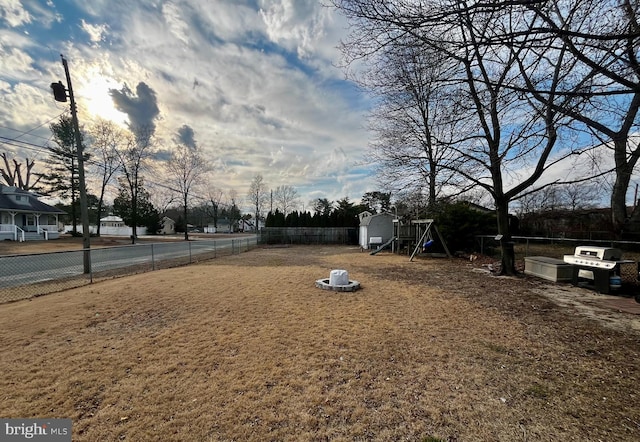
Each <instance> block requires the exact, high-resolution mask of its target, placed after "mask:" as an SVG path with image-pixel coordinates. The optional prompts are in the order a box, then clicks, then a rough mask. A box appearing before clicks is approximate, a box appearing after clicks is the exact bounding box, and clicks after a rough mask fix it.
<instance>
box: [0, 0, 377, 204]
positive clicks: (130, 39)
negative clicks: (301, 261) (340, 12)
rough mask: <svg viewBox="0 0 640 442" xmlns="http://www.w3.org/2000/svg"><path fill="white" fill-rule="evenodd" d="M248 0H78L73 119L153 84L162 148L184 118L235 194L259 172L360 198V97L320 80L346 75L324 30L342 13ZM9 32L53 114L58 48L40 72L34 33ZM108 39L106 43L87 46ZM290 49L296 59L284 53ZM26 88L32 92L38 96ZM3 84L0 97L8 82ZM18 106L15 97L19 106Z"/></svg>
mask: <svg viewBox="0 0 640 442" xmlns="http://www.w3.org/2000/svg"><path fill="white" fill-rule="evenodd" d="M0 1H3V0H0ZM253 3H254V2H253V1H249V0H247V1H242V0H239V1H231V0H227V1H215V2H214V1H204V0H202V1H190V2H184V1H181V0H174V1H171V2H165V3H162V4H156V3H154V2H150V1H146V2H128V1H127V2H125V1H120V0H112V1H108V2H107V1H104V2H103V1H100V0H96V1H91V2H80V1H79V0H78V1H77V6H78V7H82V8H85V9H84V11H83V12H84V15H85V17H86V20H81V18H79V19H78V20H79V21H78V23H77V24H76V25H77V26H78V27H80V28H81V29H83V30H84V33H83V34H84V36H83V38H85V39H86V40H85V41H84V42H83V41H81V40H80V39H75V40H73V41H71V42H69V41H64V40H63V41H61V42H60V46H62V47H64V53H65V56H66V57H67V59H68V60H69V66H70V69H71V72H72V77H73V82H74V90H75V91H76V93H77V97H76V98H77V100H78V104H79V108H80V113H81V114H80V118H81V122H82V123H83V124H88V123H89V122H90V119H91V118H93V117H94V116H96V115H98V114H100V115H101V116H103V117H107V118H111V119H116V120H117V121H118V122H121V121H122V120H123V115H122V114H120V113H118V112H117V111H115V110H114V109H113V108H112V107H111V106H110V104H111V103H110V102H109V95H108V90H109V89H120V88H122V86H123V85H124V84H126V85H127V86H128V87H129V88H130V89H132V90H135V88H136V85H137V84H138V83H140V82H144V83H145V84H147V85H148V86H149V87H150V88H151V89H152V90H153V91H154V92H155V94H156V95H157V99H158V106H159V108H160V116H159V118H158V120H157V121H156V123H157V132H156V134H157V136H158V138H159V140H160V141H161V143H162V148H163V149H170V148H171V145H172V139H173V138H174V136H175V134H176V131H177V130H178V129H179V128H180V127H182V126H183V125H184V124H187V125H189V126H190V127H191V128H193V130H194V134H195V139H196V141H197V143H198V144H199V145H200V146H201V147H202V148H203V149H204V151H205V152H206V153H207V154H208V158H209V159H210V161H211V162H213V163H214V164H215V166H216V173H215V176H214V178H213V179H212V184H213V185H216V186H217V187H219V188H222V189H225V190H226V191H230V190H231V189H234V190H236V191H237V193H238V197H239V198H240V199H242V198H244V196H245V194H246V192H247V189H248V187H249V184H250V182H251V179H252V178H253V176H255V175H256V174H258V173H260V174H262V175H263V176H264V178H265V182H266V183H267V184H268V185H269V186H271V187H273V188H275V187H276V186H278V185H292V186H294V187H296V188H299V189H305V190H306V192H311V191H314V192H322V193H323V194H324V195H327V197H329V198H336V199H337V198H342V197H344V196H345V195H347V193H345V192H355V193H349V194H348V196H349V197H350V198H352V199H358V198H359V197H360V196H361V195H362V193H364V192H365V191H368V190H374V189H372V188H367V187H366V186H367V185H368V183H369V182H370V180H369V179H367V178H366V177H365V176H363V174H362V173H359V174H358V173H354V172H353V165H354V164H356V163H357V162H359V161H360V159H361V156H362V155H363V153H364V149H365V147H366V144H367V142H366V138H367V134H366V132H365V131H364V130H363V129H362V122H363V115H362V112H361V110H360V108H361V107H362V106H361V105H359V104H354V103H353V102H352V101H350V99H349V98H348V96H347V95H345V94H343V93H341V91H340V90H335V89H333V88H329V87H328V86H327V85H328V84H333V85H335V84H336V82H335V81H333V82H332V81H326V80H327V79H332V80H336V78H337V77H341V76H342V73H341V72H340V71H339V70H338V69H335V68H334V67H333V66H331V63H330V60H331V59H334V58H336V57H337V56H338V53H337V51H336V50H335V48H334V46H335V44H334V43H335V41H336V39H337V38H338V37H339V36H338V35H337V34H336V33H332V32H329V34H327V29H335V28H336V26H339V22H338V21H336V19H335V17H333V16H332V15H331V14H330V13H329V10H327V9H326V8H323V7H321V6H320V5H319V3H318V4H316V2H311V1H309V2H294V1H288V2H287V1H261V2H260V5H261V7H262V12H260V11H259V10H258V9H256V8H254V7H252V4H253ZM87 14H90V16H89V17H88V16H87ZM98 20H99V21H98ZM96 22H97V23H101V24H99V25H98V24H95V23H96ZM2 32H3V31H1V30H0V45H1V44H2V43H3V40H2V35H3V34H2ZM107 34H108V35H107ZM16 38H17V35H12V36H11V38H10V39H9V40H8V41H10V42H11V43H10V44H8V46H7V49H6V50H5V52H6V53H7V54H14V55H12V56H13V57H15V58H16V66H21V68H20V70H16V72H15V73H13V74H12V75H13V76H14V77H15V78H16V79H22V81H29V82H31V83H33V84H35V82H36V79H35V78H33V77H32V75H33V74H31V75H30V74H29V73H28V72H27V71H28V70H29V69H30V70H31V71H32V72H38V75H40V76H43V75H45V76H46V77H47V78H46V81H44V82H43V81H42V78H40V79H39V80H38V82H39V83H41V84H43V85H44V86H43V87H42V89H41V90H40V91H39V92H40V94H46V95H44V96H46V98H42V106H48V112H47V111H44V112H43V115H53V116H55V115H56V112H59V109H58V108H57V107H56V106H58V105H56V104H55V103H54V102H53V100H51V99H50V97H48V94H49V93H50V91H48V90H46V89H47V88H48V84H49V83H50V82H51V81H54V80H57V79H58V77H60V78H62V77H61V76H60V73H61V66H60V63H59V59H57V57H54V59H53V61H52V59H51V54H50V53H47V54H46V57H48V58H47V60H46V63H45V65H46V66H47V68H46V71H45V72H44V73H43V72H40V71H36V68H38V67H39V66H38V65H39V63H43V61H42V60H37V59H33V57H34V55H32V52H31V51H30V50H29V47H30V45H35V43H34V42H29V41H28V40H25V41H23V42H22V43H20V44H18V45H16V44H15V43H14V42H15V41H16ZM106 38H108V41H109V44H101V45H99V46H98V45H95V43H97V42H99V41H102V42H104V41H105V39H106ZM268 41H270V42H271V43H269V42H268ZM274 45H278V46H280V48H277V47H275V48H274ZM332 45H333V46H332ZM274 49H275V50H274ZM281 49H283V50H281ZM10 51H14V52H10ZM16 51H17V52H16ZM292 53H295V54H299V56H300V57H302V59H298V60H296V61H295V63H291V60H289V59H288V58H287V57H289V56H290V55H291V54H292ZM56 56H57V54H56ZM29 57H32V59H31V60H30V59H29ZM304 65H306V66H307V67H308V69H307V68H304ZM51 66H53V67H51ZM34 67H35V68H34ZM50 72H53V74H51V73H50ZM49 77H51V78H49ZM0 78H2V79H7V74H6V73H4V72H3V73H1V74H0ZM34 89H35V90H37V88H34ZM21 93H26V91H25V90H21ZM29 93H30V94H31V100H34V99H36V98H37V97H36V96H35V95H34V91H33V90H32V91H30V92H29ZM0 94H1V95H0V100H2V99H3V97H4V96H5V93H4V92H2V91H1V90H0ZM350 95H355V94H350ZM17 104H18V103H16V105H17ZM24 106H28V104H27V103H21V104H19V108H20V109H22V110H23V111H24ZM354 106H355V107H354ZM0 118H3V111H2V110H0ZM7 118H8V119H7V120H6V121H10V120H11V118H13V116H11V117H7ZM45 132H46V131H45ZM159 175H161V174H158V175H157V176H159ZM350 180H355V181H356V183H355V184H350V182H349V181H350ZM360 190H363V191H362V192H360ZM301 198H302V199H303V200H307V199H308V198H307V196H306V195H302V194H301Z"/></svg>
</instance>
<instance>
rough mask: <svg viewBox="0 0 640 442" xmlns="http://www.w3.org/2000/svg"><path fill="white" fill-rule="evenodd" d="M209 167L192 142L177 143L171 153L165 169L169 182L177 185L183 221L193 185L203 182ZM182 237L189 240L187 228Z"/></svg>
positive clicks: (185, 218)
mask: <svg viewBox="0 0 640 442" xmlns="http://www.w3.org/2000/svg"><path fill="white" fill-rule="evenodd" d="M209 169H210V167H209V164H208V162H207V161H206V160H205V158H204V156H203V154H202V152H201V151H200V148H199V147H198V146H197V145H196V144H195V143H193V144H192V145H190V146H188V145H186V144H184V143H179V144H177V145H176V147H175V148H174V150H173V152H172V153H171V158H170V159H169V162H168V164H167V170H168V171H169V175H170V176H171V182H172V183H173V184H174V185H175V186H176V187H177V192H178V194H179V195H180V198H181V202H182V210H183V216H184V222H185V224H186V223H187V215H188V212H189V203H190V196H191V193H192V191H193V188H194V186H196V185H198V184H200V183H202V182H203V178H204V175H205V174H206V173H207V172H208V171H209ZM184 239H185V241H188V240H189V229H187V228H185V229H184Z"/></svg>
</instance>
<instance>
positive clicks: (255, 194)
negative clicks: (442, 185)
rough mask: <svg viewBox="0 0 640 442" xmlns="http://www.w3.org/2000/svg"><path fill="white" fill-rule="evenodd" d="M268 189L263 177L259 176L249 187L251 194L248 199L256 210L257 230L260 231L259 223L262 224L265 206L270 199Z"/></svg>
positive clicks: (255, 177)
mask: <svg viewBox="0 0 640 442" xmlns="http://www.w3.org/2000/svg"><path fill="white" fill-rule="evenodd" d="M266 189H267V185H266V184H265V182H264V178H263V177H262V175H260V174H258V175H256V176H254V177H253V180H252V181H251V185H250V186H249V193H248V195H247V197H248V200H249V203H250V204H251V206H252V207H253V208H254V210H255V212H254V213H255V220H256V230H258V223H259V222H260V218H261V217H262V212H263V210H264V206H265V205H266V203H267V199H268V195H267V192H266Z"/></svg>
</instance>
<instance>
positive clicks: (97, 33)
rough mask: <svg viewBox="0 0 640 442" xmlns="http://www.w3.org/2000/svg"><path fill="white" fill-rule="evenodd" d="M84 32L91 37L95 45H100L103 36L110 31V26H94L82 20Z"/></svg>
mask: <svg viewBox="0 0 640 442" xmlns="http://www.w3.org/2000/svg"><path fill="white" fill-rule="evenodd" d="M81 23H82V25H81V27H82V30H83V31H85V32H86V33H87V34H88V35H89V40H90V41H92V42H93V43H100V42H101V41H102V38H103V35H104V34H105V33H106V32H107V30H108V29H109V26H107V25H105V24H102V25H92V24H89V23H87V22H86V21H84V19H83V20H82V22H81Z"/></svg>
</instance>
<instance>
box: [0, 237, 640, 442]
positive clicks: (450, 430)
mask: <svg viewBox="0 0 640 442" xmlns="http://www.w3.org/2000/svg"><path fill="white" fill-rule="evenodd" d="M337 268H344V269H347V270H348V271H349V276H350V278H351V279H355V280H358V281H360V282H361V284H362V287H363V289H362V290H359V291H357V292H354V293H337V292H330V291H323V290H319V289H317V288H315V286H314V282H315V280H316V279H320V278H328V276H329V272H330V270H331V269H337ZM548 287H550V286H549V285H547V284H546V283H543V282H541V281H540V280H535V279H532V278H497V277H493V276H490V275H488V274H485V273H478V272H477V271H473V268H472V265H471V264H470V263H469V262H468V261H463V260H438V259H424V260H422V259H421V260H416V261H414V262H409V260H408V258H407V257H406V256H396V255H392V254H389V253H381V254H379V255H377V256H370V255H369V254H367V253H360V252H359V250H358V249H354V248H347V247H291V248H271V249H256V250H254V251H251V252H248V253H244V254H241V255H235V256H229V257H225V258H219V259H216V260H212V261H210V262H206V263H204V264H198V265H193V266H189V267H182V268H174V269H168V270H162V271H157V272H151V273H146V274H140V275H134V276H129V277H125V278H120V279H114V280H108V281H102V282H100V283H97V284H94V285H91V286H86V287H82V288H78V289H73V290H69V291H66V292H62V293H57V294H51V295H48V296H44V297H40V298H35V299H32V300H30V301H20V302H15V303H11V304H5V305H0V323H2V339H1V340H0V373H2V377H1V378H0V416H3V417H69V418H72V419H73V440H74V441H91V442H93V441H115V440H130V441H269V440H271V441H323V440H326V441H329V440H331V441H370V440H372V441H373V440H375V441H403V440H404V441H424V440H442V441H517V440H520V441H538V440H547V441H570V440H574V441H599V440H602V441H630V440H640V392H639V385H640V383H639V381H640V379H639V377H640V376H639V374H638V372H639V367H638V355H639V353H640V332H639V331H638V330H634V329H633V327H627V328H626V329H625V327H624V326H622V327H617V328H611V327H607V326H605V325H603V323H601V322H598V321H596V320H594V319H592V318H587V317H584V316H582V315H579V314H577V313H576V311H574V310H572V309H570V308H567V307H559V306H558V305H557V304H555V303H553V302H552V301H550V300H549V299H548V298H547V297H544V296H541V295H539V294H537V293H539V292H540V291H541V290H547V288H548ZM549 290H551V289H549ZM566 290H576V291H580V290H582V289H576V288H572V287H569V288H567V289H566ZM583 291H585V292H586V290H583ZM429 438H433V439H429Z"/></svg>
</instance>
